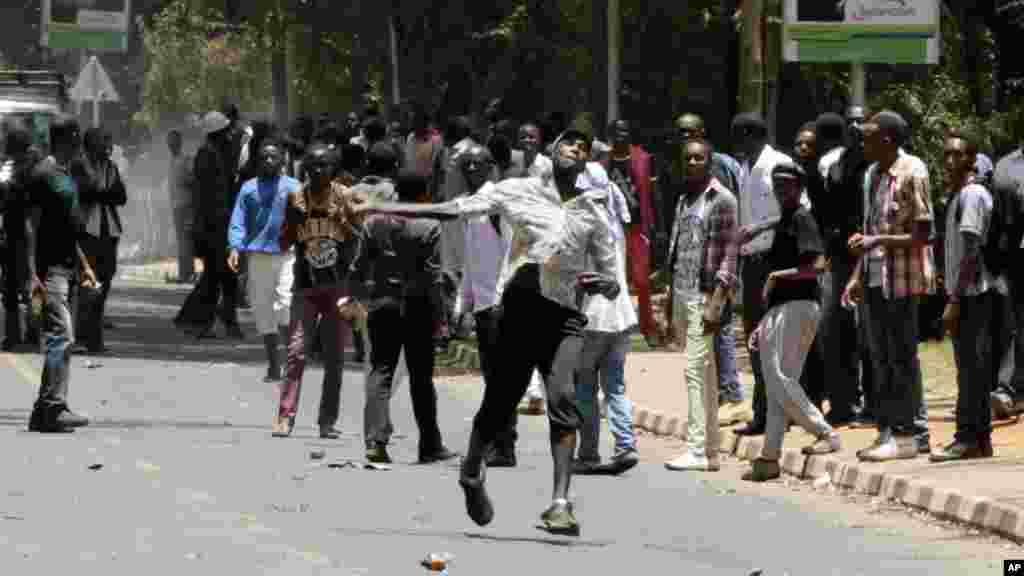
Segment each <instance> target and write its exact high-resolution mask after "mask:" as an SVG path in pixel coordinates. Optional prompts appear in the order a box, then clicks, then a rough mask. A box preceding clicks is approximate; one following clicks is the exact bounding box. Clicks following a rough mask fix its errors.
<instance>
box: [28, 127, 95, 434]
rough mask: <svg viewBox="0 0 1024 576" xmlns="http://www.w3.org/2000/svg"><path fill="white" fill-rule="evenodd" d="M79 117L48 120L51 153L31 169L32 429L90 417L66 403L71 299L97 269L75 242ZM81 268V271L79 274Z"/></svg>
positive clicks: (91, 286)
mask: <svg viewBox="0 0 1024 576" xmlns="http://www.w3.org/2000/svg"><path fill="white" fill-rule="evenodd" d="M81 138H82V136H81V131H80V129H79V127H78V122H77V121H75V120H74V119H72V118H68V117H59V118H57V119H55V120H54V121H53V123H52V124H51V125H50V147H51V149H52V152H53V154H52V155H51V156H49V157H47V158H46V159H45V160H43V161H42V162H41V163H39V164H38V165H37V166H36V167H35V168H34V169H33V172H32V176H31V178H32V184H31V190H32V192H31V194H32V212H33V216H32V226H31V227H30V230H29V235H28V257H29V277H30V278H31V279H32V297H33V299H42V300H43V302H44V304H43V329H42V333H43V340H44V342H45V344H46V348H45V350H44V353H43V374H42V384H41V385H40V387H39V397H38V399H37V400H36V403H35V405H34V406H33V407H32V415H31V416H30V418H29V424H28V429H29V431H32V432H67V431H70V430H73V429H75V428H79V427H82V426H87V425H88V424H89V420H88V419H87V418H85V417H84V416H81V415H79V414H76V413H74V412H72V411H71V409H70V408H68V384H69V383H70V380H71V348H72V346H73V345H74V343H75V337H74V325H73V321H72V315H71V302H72V300H73V298H74V296H73V294H74V292H75V290H77V289H78V288H79V286H81V287H82V288H84V289H87V290H95V288H96V275H95V274H94V273H93V270H92V268H91V267H90V266H89V262H88V261H87V260H86V258H85V255H84V254H82V251H81V249H80V248H79V245H78V241H79V238H80V236H79V234H80V233H81V229H82V223H81V214H80V210H79V203H80V199H79V195H78V187H77V186H76V183H75V180H74V178H72V177H71V162H72V160H73V159H74V158H75V156H76V155H77V154H78V152H79V150H80V148H81V142H82V139H81ZM79 272H81V276H79Z"/></svg>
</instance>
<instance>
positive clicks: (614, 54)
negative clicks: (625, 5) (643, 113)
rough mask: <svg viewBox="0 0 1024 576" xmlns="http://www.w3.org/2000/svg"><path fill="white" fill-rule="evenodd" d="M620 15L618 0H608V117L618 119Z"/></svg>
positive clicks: (608, 120)
mask: <svg viewBox="0 0 1024 576" xmlns="http://www.w3.org/2000/svg"><path fill="white" fill-rule="evenodd" d="M621 35H622V16H621V12H620V11H619V0H608V119H607V122H609V123H610V122H612V121H613V120H618V119H619V44H620V42H619V37H620V36H621Z"/></svg>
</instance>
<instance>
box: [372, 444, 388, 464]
mask: <svg viewBox="0 0 1024 576" xmlns="http://www.w3.org/2000/svg"><path fill="white" fill-rule="evenodd" d="M366 461H367V462H371V463H373V464H391V456H390V455H389V454H388V449H387V447H386V446H383V445H379V446H374V447H372V448H367V449H366Z"/></svg>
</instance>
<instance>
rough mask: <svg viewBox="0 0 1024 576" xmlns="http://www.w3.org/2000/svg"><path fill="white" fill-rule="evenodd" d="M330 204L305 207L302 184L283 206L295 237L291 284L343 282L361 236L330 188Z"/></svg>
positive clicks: (307, 285)
mask: <svg viewBox="0 0 1024 576" xmlns="http://www.w3.org/2000/svg"><path fill="white" fill-rule="evenodd" d="M332 194H333V195H332V198H331V202H330V207H329V208H328V209H326V210H324V209H319V208H318V209H311V208H309V206H310V202H309V200H310V199H309V197H308V195H307V194H306V190H305V188H303V189H302V190H300V191H297V192H293V193H292V194H291V196H290V197H289V201H288V207H287V208H286V210H285V220H286V223H287V226H288V227H289V228H290V229H291V230H292V233H293V234H294V238H295V288H296V289H298V290H302V289H305V288H321V287H329V286H346V285H347V284H348V282H349V279H350V276H351V274H352V271H353V269H354V263H355V261H356V259H357V258H358V256H359V253H360V251H361V250H362V240H363V239H362V236H361V235H360V234H359V233H358V230H356V229H354V228H350V227H348V226H347V225H346V223H345V218H344V216H343V213H342V207H341V204H340V202H341V200H340V198H339V197H338V196H337V195H336V194H335V193H334V192H333V191H332Z"/></svg>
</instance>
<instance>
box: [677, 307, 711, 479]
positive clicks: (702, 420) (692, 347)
mask: <svg viewBox="0 0 1024 576" xmlns="http://www.w3.org/2000/svg"><path fill="white" fill-rule="evenodd" d="M705 298H706V296H701V297H700V298H699V299H697V300H689V301H687V300H684V299H683V298H681V297H678V296H677V297H676V299H675V301H673V302H672V323H673V324H674V326H675V329H676V331H677V334H678V338H677V339H678V340H679V341H680V342H682V343H683V352H684V353H685V354H686V368H685V375H686V406H687V415H686V445H687V448H688V449H689V451H690V453H691V454H693V455H696V456H706V457H707V459H708V460H710V461H712V462H717V459H718V448H719V445H720V444H721V431H720V429H719V427H718V376H717V374H715V369H716V366H715V355H714V354H711V353H710V352H711V348H712V344H711V342H712V340H713V338H714V337H713V336H712V335H711V334H704V326H703V319H704V307H705V306H706V302H705Z"/></svg>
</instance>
